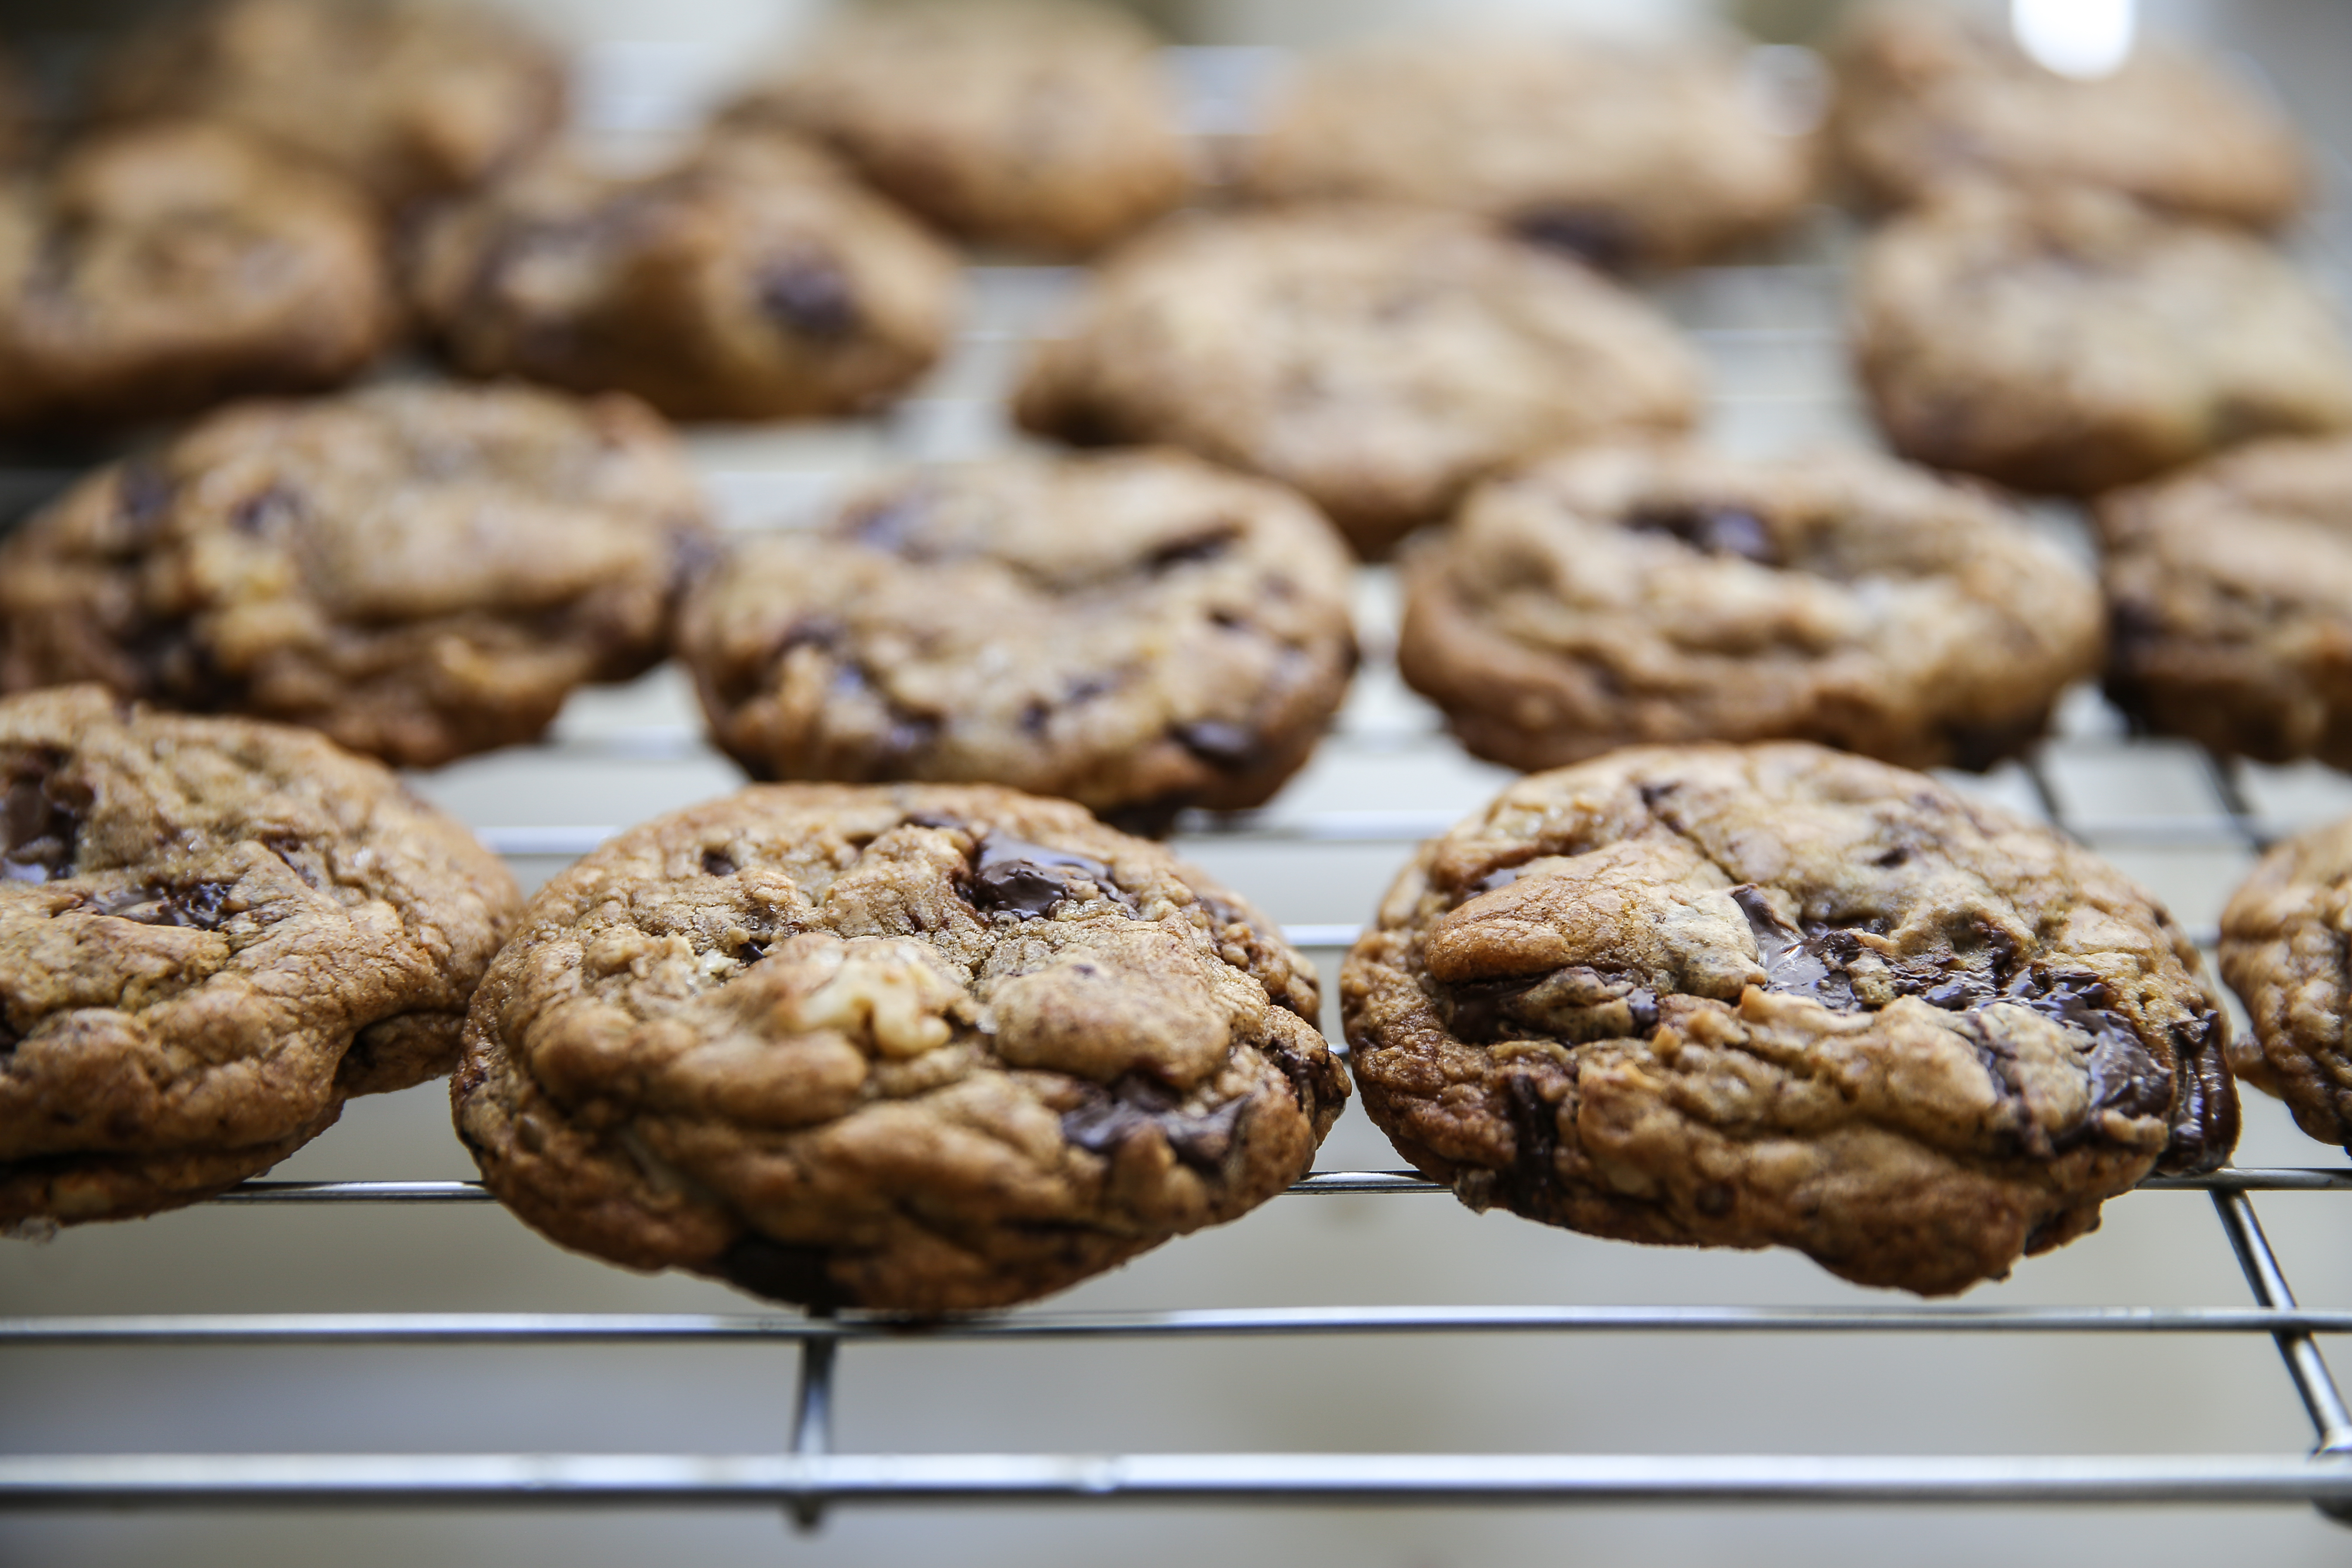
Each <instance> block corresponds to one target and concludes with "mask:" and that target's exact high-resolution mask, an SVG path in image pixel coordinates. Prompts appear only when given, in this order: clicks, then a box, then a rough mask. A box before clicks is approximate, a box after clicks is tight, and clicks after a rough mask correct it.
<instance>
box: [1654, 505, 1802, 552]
mask: <svg viewBox="0 0 2352 1568" xmlns="http://www.w3.org/2000/svg"><path fill="white" fill-rule="evenodd" d="M1625 526H1626V527H1627V528H1630V529H1633V530H1634V531H1637V532H1641V533H1664V534H1667V535H1669V536H1671V537H1673V538H1675V539H1679V540H1681V541H1682V542H1684V543H1685V544H1687V545H1689V546H1690V547H1691V548H1692V549H1694V550H1697V551H1701V552H1705V553H1706V554H1708V555H1737V556H1739V557H1740V558H1741V559H1743V560H1748V561H1753V562H1756V563H1759V564H1761V565H1765V566H1777V565H1779V564H1780V552H1779V551H1778V550H1777V549H1775V548H1774V546H1773V543H1772V531H1771V530H1770V529H1769V528H1767V527H1765V525H1764V520H1763V519H1762V518H1760V517H1759V516H1757V515H1756V514H1755V513H1754V512H1753V511H1750V510H1748V509H1746V508H1745V507H1733V506H1697V505H1692V506H1648V507H1641V508H1638V509H1636V510H1634V511H1633V513H1631V514H1630V515H1629V516H1627V518H1626V519H1625Z"/></svg>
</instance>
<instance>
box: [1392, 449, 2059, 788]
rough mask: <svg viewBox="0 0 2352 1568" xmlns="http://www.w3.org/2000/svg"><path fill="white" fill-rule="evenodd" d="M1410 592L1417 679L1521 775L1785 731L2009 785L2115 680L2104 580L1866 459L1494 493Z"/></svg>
mask: <svg viewBox="0 0 2352 1568" xmlns="http://www.w3.org/2000/svg"><path fill="white" fill-rule="evenodd" d="M1403 575H1404V583H1405V607H1404V621H1403V626H1402V634H1401V637H1400V641H1399V646H1398V650H1397V662H1398V665H1399V667H1400V668H1401V669H1402V672H1403V675H1404V678H1405V679H1406V680H1407V681H1409V682H1410V683H1412V686H1414V687H1415V688H1416V689H1419V690H1420V691H1422V692H1423V693H1424V694H1425V695H1427V696H1428V697H1430V698H1431V699H1432V700H1434V701H1435V702H1436V703H1437V704H1438V706H1440V707H1441V708H1444V710H1446V712H1447V714H1448V716H1449V718H1450V720H1451V721H1452V724H1453V727H1454V732H1455V733H1456V734H1457V735H1459V736H1460V737H1461V739H1462V741H1463V743H1464V744H1465V745H1466V746H1468V747H1469V749H1470V750H1472V751H1473V752H1477V753H1478V754H1479V755H1480V756H1483V757H1487V758H1490V759H1492V760H1494V761H1496V762H1500V763H1507V764H1509V765H1511V766H1513V767H1519V768H1540V767H1558V766H1560V765H1561V764H1563V763H1572V762H1579V761H1581V760H1583V759H1584V758H1586V757H1590V756H1594V755H1597V754H1598V753H1600V752H1605V751H1609V750H1611V749H1612V748H1614V747H1617V746H1622V745H1630V744H1637V743H1642V742H1683V741H1755V740H1770V739H1801V740H1811V741H1821V742H1827V743H1829V744H1832V745H1837V746H1842V747H1844V748H1845V749H1847V750H1849V751H1857V752H1865V753H1867V754H1869V755H1872V756H1875V757H1878V758H1881V759H1882V760H1884V761H1887V762H1892V763H1901V764H1903V765H1905V766H1908V767H1939V766H1948V765H1953V764H1958V765H1960V766H1966V767H1984V766H1987V765H1989V764H1990V763H1993V762H1995V761H1997V760H1999V759H2000V758H2001V757H2003V756H2006V755H2009V754H2011V753H2013V752H2016V751H2018V750H2020V749H2021V747H2022V746H2024V745H2025V744H2026V742H2029V741H2031V740H2032V737H2033V736H2034V735H2036V734H2038V733H2039V732H2040V731H2041V730H2042V728H2043V726H2044V724H2045V722H2046V721H2047V720H2048V717H2049V712H2050V708H2051V705H2052V703H2053V701H2054V700H2055V699H2056V698H2057V696H2058V694H2059V692H2060V691H2062V690H2063V689H2064V688H2065V687H2067V686H2068V685H2070V684H2072V683H2073V682H2074V681H2075V680H2078V679H2083V678H2084V677H2085V676H2088V675H2090V674H2092V673H2093V672H2094V671H2095V669H2096V668H2098V660H2099V647H2100V605H2099V595H2098V589H2097V587H2096V585H2095V584H2094V583H2093V581H2092V580H2091V577H2090V574H2088V573H2086V572H2084V571H2083V570H2082V569H2081V568H2080V567H2078V566H2076V565H2075V564H2074V563H2073V562H2072V561H2070V560H2068V559H2067V558H2066V557H2065V555H2064V554H2063V553H2062V552H2060V551H2058V550H2057V549H2056V548H2055V547H2053V546H2052V545H2050V544H2048V543H2046V542H2043V541H2042V539H2040V538H2038V537H2037V536H2035V535H2034V534H2032V532H2031V531H2028V529H2027V528H2026V527H2025V525H2024V521H2023V519H2022V518H2021V516H2020V515H2019V514H2018V513H2017V512H2016V511H2015V510H2014V509H2012V508H2011V507H2008V506H2005V505H2003V504H2001V503H2000V502H1999V501H1996V500H1992V499H1991V498H1990V497H1989V496H1986V495H1984V494H1983V493H1981V492H1979V491H1977V490H1973V489H1962V488H1961V487H1959V486H1957V485H1953V484H1949V483H1947V482H1944V481H1943V480H1940V479H1937V478H1936V477H1934V476H1933V475H1930V474H1927V473H1925V472H1922V471H1920V470H1918V469H1916V468H1906V467H1905V466H1904V465H1901V464H1898V463H1894V462H1890V461H1887V460H1886V459H1885V458H1877V457H1874V456H1871V455H1869V454H1866V453H1863V452H1858V451H1856V452H1818V453H1812V454H1808V455H1805V456H1802V457H1797V458H1787V459H1783V460H1780V461H1751V460H1744V459H1739V458H1727V457H1720V456H1717V455H1715V454H1712V453H1708V452H1705V451H1699V450H1696V449H1688V448H1670V447H1603V448H1596V449H1593V450H1591V451H1588V452H1584V453H1571V454H1568V455H1565V456H1562V457H1559V458H1554V459H1552V460H1550V461H1548V462H1545V463H1542V464H1539V465H1538V466H1537V467H1535V468H1529V469H1527V470H1525V471H1523V472H1521V473H1518V474H1516V475H1513V476H1510V477H1508V478H1506V479H1492V480H1489V481H1487V482H1486V484H1484V485H1482V486H1480V487H1479V489H1476V490H1475V491H1474V492H1472V494H1471V497H1470V499H1469V500H1468V501H1467V502H1465V504H1464V506H1463V508H1462V510H1461V511H1460V512H1459V513H1458V514H1457V515H1456V517H1455V519H1454V523H1453V525H1452V526H1451V527H1449V528H1446V529H1444V530H1441V531H1437V532H1435V533H1433V534H1432V535H1430V536H1429V537H1428V538H1427V539H1426V540H1425V541H1424V542H1423V543H1421V544H1420V545H1418V546H1417V547H1416V548H1415V549H1414V550H1413V551H1412V552H1410V554H1409V555H1408V557H1407V561H1406V564H1405V567H1404V573H1403Z"/></svg>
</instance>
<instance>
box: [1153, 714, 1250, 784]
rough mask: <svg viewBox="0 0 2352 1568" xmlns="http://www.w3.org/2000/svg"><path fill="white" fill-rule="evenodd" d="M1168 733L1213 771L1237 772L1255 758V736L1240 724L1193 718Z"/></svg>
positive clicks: (1171, 728)
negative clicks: (1215, 769) (1213, 769)
mask: <svg viewBox="0 0 2352 1568" xmlns="http://www.w3.org/2000/svg"><path fill="white" fill-rule="evenodd" d="M1168 733H1169V734H1170V735H1171V736H1172V737H1173V738H1174V739H1175V742H1176V743H1177V744H1178V745H1180V746H1181V747H1183V748H1184V749H1185V750H1186V751H1188V752H1192V754H1193V755H1194V756H1196V757H1198V758H1200V759H1201V760H1202V762H1204V763H1208V764H1209V765H1210V766H1211V767H1213V768H1218V769H1221V770H1223V771H1224V772H1226V773H1239V772H1241V771H1242V770H1244V769H1245V768H1247V767H1248V766H1249V765H1250V764H1251V763H1254V762H1255V761H1256V760H1257V757H1258V743H1257V737H1256V736H1255V735H1253V734H1252V733H1250V731H1248V730H1246V729H1244V728H1243V727H1242V726H1241V725H1239V724H1228V723H1226V722H1224V721H1223V720H1218V719H1195V720H1193V721H1191V722H1190V723H1184V724H1175V725H1171V726H1170V728H1169V731H1168Z"/></svg>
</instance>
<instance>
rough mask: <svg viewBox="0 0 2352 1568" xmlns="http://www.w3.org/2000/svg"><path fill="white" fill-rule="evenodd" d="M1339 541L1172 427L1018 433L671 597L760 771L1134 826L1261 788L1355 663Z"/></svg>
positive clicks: (1274, 780) (743, 756) (1257, 793)
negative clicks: (1087, 434) (1214, 464)
mask: <svg viewBox="0 0 2352 1568" xmlns="http://www.w3.org/2000/svg"><path fill="white" fill-rule="evenodd" d="M1349 574H1350V567H1349V558H1348V553H1347V548H1346V546H1345V545H1344V544H1343V543H1342V542H1340V540H1339V536H1338V535H1337V534H1336V533H1334V532H1333V531H1331V528H1330V526H1329V525H1328V523H1326V522H1325V521H1323V520H1322V519H1321V518H1320V517H1318V516H1317V515H1316V514H1315V511H1314V510H1313V509H1312V508H1310V507H1308V506H1307V504H1306V503H1305V502H1303V501H1301V500H1298V498H1297V497H1296V496H1294V495H1292V494H1290V493H1289V492H1288V491H1286V490H1285V489H1281V488H1280V487H1279V486H1276V485H1271V484H1267V483H1265V481H1264V480H1261V479H1244V478H1243V477H1242V476H1240V475H1237V474H1230V473H1226V472H1224V471H1223V470H1221V469H1217V468H1211V467H1210V466H1209V465H1208V464H1206V463H1203V462H1202V461H1200V460H1199V459H1197V458H1190V457H1186V456H1184V455H1182V454H1180V453H1174V452H1127V453H1117V454H1109V455H1104V456H1096V457H1076V458H1026V457H1024V458H1001V459H997V460H994V461H991V462H985V463H978V464H972V465H969V466H966V467H961V468H942V469H936V470H932V471H929V472H919V473H915V474H912V475H908V476H907V477H904V478H901V479H896V480H893V481H890V482H888V483H886V484H883V485H881V486H879V487H877V488H875V489H870V490H868V491H866V493H865V494H863V495H861V496H860V497H858V498H857V499H856V500H852V501H851V502H849V503H848V504H847V505H846V506H845V507H844V508H843V509H842V510H841V511H840V513H839V514H838V515H837V516H835V518H834V519H833V520H832V521H830V522H829V523H828V524H827V525H826V526H824V528H822V529H818V530H813V531H793V532H785V533H778V534H773V535H770V536H768V537H765V538H762V539H759V540H757V541H753V542H748V543H746V544H745V545H744V546H742V547H741V548H740V549H739V550H738V552H736V554H735V556H734V558H733V559H732V560H731V561H730V562H729V563H727V564H726V565H724V566H723V567H720V568H719V569H718V570H716V571H713V572H712V573H710V574H709V575H708V576H706V577H705V578H704V579H703V580H702V582H701V583H700V584H698V587H697V588H696V590H695V592H694V595H693V596H692V598H691V599H690V601H689V603H688V607H687V609H686V611H685V613H684V614H683V616H681V620H680V629H679V634H678V652H679V656H680V657H681V658H683V659H684V660H685V662H686V664H687V666H688V668H690V669H692V670H693V672H694V678H695V686H696V689H697V690H698V692H699V693H700V694H701V698H702V707H703V711H704V712H705V713H706V714H707V715H708V716H709V721H710V730H711V734H712V737H713V739H715V740H716V741H717V742H718V743H719V747H720V748H721V749H722V750H724V751H726V752H728V753H729V754H730V755H732V756H733V757H734V758H735V759H736V760H737V761H738V762H740V763H742V764H743V765H744V767H745V768H746V769H748V770H749V771H750V772H751V774H752V775H753V776H754V777H756V778H771V779H773V778H784V779H835V780H840V781H843V782H845V783H867V782H874V781H880V780H891V779H906V780H925V781H929V782H935V783H987V784H1010V785H1012V786H1013V787H1015V788H1019V789H1024V790H1028V791H1031V792H1034V793H1035V794H1040V795H1062V796H1065V797H1066V798H1068V799H1071V800H1076V801H1077V802H1079V803H1080V804H1082V805H1087V806H1089V807H1091V808H1092V809H1093V810H1095V811H1097V812H1098V813H1101V814H1103V815H1104V816H1108V817H1112V818H1115V819H1116V820H1118V821H1120V822H1121V823H1122V824H1124V825H1126V826H1133V827H1137V828H1139V829H1148V830H1157V829H1164V828H1165V827H1166V826H1167V825H1168V823H1169V821H1170V819H1171V818H1172V817H1173V816H1174V815H1175V813H1176V812H1177V811H1178V810H1180V809H1181V808H1183V807H1185V806H1204V807H1209V808H1212V809H1218V810H1236V809H1240V808H1243V807H1246V806H1253V805H1260V804H1262V803H1263V802H1264V801H1265V799H1266V798H1267V797H1268V796H1269V795H1273V794H1274V792H1275V791H1276V789H1277V788H1279V787H1280V786H1281V784H1282V783H1283V781H1284V780H1286V779H1287V778H1288V777H1289V776H1290V775H1291V774H1292V773H1296V772H1297V770H1298V768H1299V766H1300V765H1301V764H1302V763H1305V762H1306V761H1307V754H1308V753H1309V752H1312V751H1313V750H1314V748H1315V742H1316V741H1317V740H1318V738H1320V736H1321V734H1322V732H1323V729H1324V726H1325V725H1326V724H1327V723H1328V721H1329V720H1330V717H1331V715H1332V713H1333V711H1334V710H1337V709H1338V707H1339V700H1340V698H1341V697H1342V696H1343V695H1345V693H1346V691H1347V688H1348V677H1349V672H1350V670H1351V669H1352V668H1353V667H1354V664H1355V643H1354V638H1353V636H1352V634H1351V632H1350V630H1349V616H1348V594H1349Z"/></svg>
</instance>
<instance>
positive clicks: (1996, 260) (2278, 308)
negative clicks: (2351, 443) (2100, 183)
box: [1854, 186, 2352, 495]
mask: <svg viewBox="0 0 2352 1568" xmlns="http://www.w3.org/2000/svg"><path fill="white" fill-rule="evenodd" d="M1854 315H1855V334H1856V342H1855V349H1854V352H1855V357H1856V360H1857V362H1858V364H1859V368H1860V370H1861V373H1862V377H1863V380H1864V384H1866V386H1867V387H1868V389H1869V392H1870V395H1871V399H1872V402H1873V405H1874V407H1875V409H1876V412H1877V415H1878V419H1879V422H1880V424H1881V425H1883V426H1885V430H1886V434H1887V436H1888V437H1889V439H1891V440H1892V441H1893V442H1894V444H1895V449H1896V450H1898V451H1900V452H1902V453H1903V454H1904V455H1905V456H1906V457H1910V458H1916V459H1918V460H1919V461H1921V462H1924V463H1929V464H1933V465H1934V466H1936V467H1937V468H1960V469H1965V470H1967V471H1969V472H1971V473H1979V474H1983V475H1986V476H1987V477H1989V478H1991V479H1999V480H2000V481H2001V482H2002V483H2004V484H2009V485H2013V486H2015V487H2017V488H2019V489H2029V490H2052V491H2058V492H2062V493H2067V494H2084V495H2087V494H2091V493H2094V492H2096V491H2098V490H2103V489H2112V488H2114V487H2116V486H2117V485H2124V484H2130V483H2133V482H2135V481H2137V480H2139V479H2147V478H2148V477H2150V476H2151V475H2154V474H2157V473H2160V472H2162V471H2163V470H2165V469H2167V468H2177V467H2179V466H2180V465H2181V464H2183V463H2187V462H2189V461H2192V460H2193V459H2195V458H2200V457H2202V456H2204V455H2205V454H2206V453H2207V452H2210V451H2212V450H2214V449H2215V448H2217V447H2222V446H2226V445H2229V444H2231V443H2233V442H2237V441H2242V440H2245V439H2248V438H2250V437H2256V436H2263V435H2290V434H2296V433H2301V432H2307V431H2317V430H2328V429H2335V428H2338V427H2341V426H2347V425H2352V354H2347V351H2346V346H2345V340H2344V335H2343V332H2342V331H2341V329H2340V328H2339V327H2338V326H2337V324H2336V320H2335V317H2334V316H2333V314H2332V313H2331V312H2330V310H2329V309H2328V307H2327V304H2326V301H2325V300H2322V299H2321V298H2320V297H2319V295H2318V294H2317V293H2315V291H2314V290H2313V289H2312V288H2311V287H2310V285H2309V284H2307V283H2306V282H2305V281H2304V279H2302V278H2300V277H2299V276H2297V275H2296V273H2295V271H2294V268H2293V267H2292V266H2290V265H2289V264H2288V262H2287V261H2286V259H2285V258H2284V257H2282V256H2281V255H2280V254H2279V253H2278V252H2277V251H2275V250H2273V249H2272V248H2271V247H2269V246H2267V245H2265V244H2263V242H2261V241H2260V240H2258V239H2255V238H2254V237H2251V236H2249V235H2246V234H2244V233H2243V232H2242V231H2240V230H2237V229H2233V228H2229V227H2223V226H2212V225H2206V224H2193V223H2185V222H2174V221H2169V220H2167V219H2165V218H2162V217H2159V216H2155V215H2154V214H2151V213H2149V212H2148V211H2147V210H2146V209H2144V208H2141V207H2138V206H2137V205H2134V204H2132V203H2130V202H2128V201H2126V200H2125V199H2123V198H2122V197H2119V196H2115V195H2107V194H2105V193H2102V192H2096V191H2089V190H2074V191H2066V190H2051V191H2042V192H2039V193H2027V192H2011V193H2003V192H2000V191H1996V190H1994V189H1991V188H1990V187H1982V186H1979V187H1975V188H1971V189H1969V190H1968V191H1964V192H1962V193H1960V194H1959V195H1956V196H1954V197H1951V198H1948V199H1946V200H1943V201H1940V202H1937V203H1936V204H1934V205H1930V206H1927V207H1923V208H1920V209H1916V210H1915V211H1914V212H1912V213H1909V214H1906V215H1905V216H1900V217H1898V218H1896V219H1895V220H1894V221H1893V222H1891V223H1889V224H1887V225H1886V226H1885V227H1884V228H1882V229H1880V230H1879V231H1878V233H1877V235H1876V236H1875V237H1874V238H1872V239H1871V240H1870V241H1869V242H1868V243H1867V244H1865V245H1864V247H1863V250H1862V254H1861V257H1860V259H1859V261H1858V263H1857V266H1856V269H1855V303H1854Z"/></svg>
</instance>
